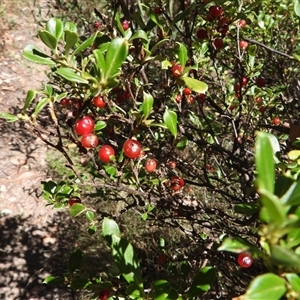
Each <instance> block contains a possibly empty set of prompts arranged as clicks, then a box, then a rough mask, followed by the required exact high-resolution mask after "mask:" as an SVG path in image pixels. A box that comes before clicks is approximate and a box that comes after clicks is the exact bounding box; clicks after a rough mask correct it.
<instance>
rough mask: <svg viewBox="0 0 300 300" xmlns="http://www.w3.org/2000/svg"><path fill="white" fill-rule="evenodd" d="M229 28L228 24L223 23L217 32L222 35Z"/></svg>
mask: <svg viewBox="0 0 300 300" xmlns="http://www.w3.org/2000/svg"><path fill="white" fill-rule="evenodd" d="M228 30H229V26H228V25H224V26H222V27H221V28H220V29H219V32H220V33H221V34H222V35H226V34H227V32H228Z"/></svg>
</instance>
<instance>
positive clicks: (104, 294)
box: [98, 289, 110, 300]
mask: <svg viewBox="0 0 300 300" xmlns="http://www.w3.org/2000/svg"><path fill="white" fill-rule="evenodd" d="M109 296H110V291H109V289H105V290H102V291H100V292H99V295H98V297H99V299H100V300H107V299H108V298H109Z"/></svg>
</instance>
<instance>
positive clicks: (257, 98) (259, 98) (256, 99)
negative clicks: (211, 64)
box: [254, 97, 262, 104]
mask: <svg viewBox="0 0 300 300" xmlns="http://www.w3.org/2000/svg"><path fill="white" fill-rule="evenodd" d="M254 100H255V102H256V103H257V104H260V103H261V102H262V99H261V97H256V98H255V99H254Z"/></svg>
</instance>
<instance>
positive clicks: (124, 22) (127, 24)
mask: <svg viewBox="0 0 300 300" xmlns="http://www.w3.org/2000/svg"><path fill="white" fill-rule="evenodd" d="M129 24H130V23H129V21H127V20H124V21H122V27H123V30H124V31H126V30H128V29H129V27H130V26H129Z"/></svg>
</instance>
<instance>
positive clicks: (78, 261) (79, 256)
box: [68, 204, 83, 273]
mask: <svg viewBox="0 0 300 300" xmlns="http://www.w3.org/2000/svg"><path fill="white" fill-rule="evenodd" d="M75 205H76V204H75ZM82 265H83V253H82V251H81V250H80V249H75V250H74V251H73V252H72V254H71V256H70V258H69V266H68V270H69V272H70V273H73V272H75V271H76V270H80V269H81V268H82Z"/></svg>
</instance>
